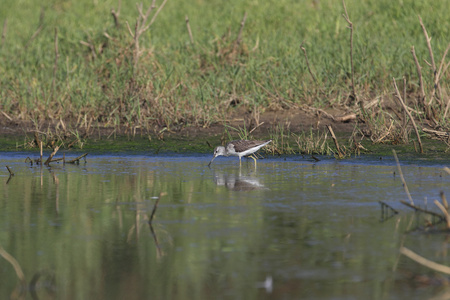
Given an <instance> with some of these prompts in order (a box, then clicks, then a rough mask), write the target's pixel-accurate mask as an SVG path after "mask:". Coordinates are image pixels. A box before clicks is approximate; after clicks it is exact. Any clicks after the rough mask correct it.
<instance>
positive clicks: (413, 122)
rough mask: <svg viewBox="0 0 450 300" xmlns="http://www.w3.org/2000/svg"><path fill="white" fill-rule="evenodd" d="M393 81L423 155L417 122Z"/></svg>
mask: <svg viewBox="0 0 450 300" xmlns="http://www.w3.org/2000/svg"><path fill="white" fill-rule="evenodd" d="M392 80H393V81H394V87H395V92H396V93H397V99H398V100H399V101H400V104H401V105H402V107H403V109H404V110H405V112H406V114H407V115H408V117H409V118H410V120H411V122H412V124H413V127H414V131H415V133H416V136H417V140H418V142H419V147H420V153H423V146H422V141H421V140H420V135H419V130H418V129H417V126H416V122H415V121H414V119H413V117H412V115H411V113H410V112H409V110H408V108H407V107H406V105H405V102H403V99H402V96H401V95H400V92H399V91H398V87H397V83H396V82H395V78H392Z"/></svg>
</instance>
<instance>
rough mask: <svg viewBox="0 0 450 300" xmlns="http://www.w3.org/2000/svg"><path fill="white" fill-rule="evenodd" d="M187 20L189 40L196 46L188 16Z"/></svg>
mask: <svg viewBox="0 0 450 300" xmlns="http://www.w3.org/2000/svg"><path fill="white" fill-rule="evenodd" d="M185 20H186V27H187V30H188V34H189V39H190V40H191V44H192V45H194V37H193V36H192V31H191V25H189V18H188V16H187V15H186V16H185Z"/></svg>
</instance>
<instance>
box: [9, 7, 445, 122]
mask: <svg viewBox="0 0 450 300" xmlns="http://www.w3.org/2000/svg"><path fill="white" fill-rule="evenodd" d="M160 4H161V1H157V5H158V6H159V5H160ZM148 5H149V3H147V4H144V8H145V9H146V8H147V6H148ZM346 5H347V9H348V12H349V15H350V19H351V20H352V22H353V24H354V29H355V32H354V63H355V80H356V86H357V91H358V93H359V95H360V97H361V98H363V99H368V98H370V97H373V96H374V95H385V94H389V93H392V77H395V78H402V77H403V76H405V77H406V78H407V79H408V92H409V93H411V94H414V93H416V92H417V91H418V84H417V82H418V78H417V72H416V69H415V65H414V62H413V59H412V56H411V53H410V47H411V46H412V45H414V46H415V49H416V53H417V56H418V58H419V61H420V62H421V64H422V67H423V70H422V71H423V75H424V79H425V83H426V89H427V92H429V91H430V90H431V89H432V86H433V85H432V73H431V69H430V68H428V67H427V66H426V64H425V62H424V60H427V61H429V55H428V50H427V47H426V43H425V39H424V36H423V33H422V29H421V27H420V24H419V21H418V17H417V16H418V14H420V15H421V17H422V19H423V21H424V23H425V25H426V28H427V30H428V33H429V35H430V36H431V37H432V46H433V50H434V55H435V60H436V62H437V64H439V62H440V59H441V57H442V54H443V52H444V50H445V48H446V46H447V44H448V43H449V42H450V39H449V36H450V34H449V33H450V32H449V30H450V19H449V18H448V16H449V15H450V7H449V6H448V1H446V0H437V1H433V2H429V1H414V0H404V1H387V0H382V1H375V0H369V1H347V2H346ZM117 6H118V2H117V1H86V0H81V1H60V0H54V1H45V2H36V1H29V0H24V1H11V0H7V1H4V3H3V5H2V7H3V8H2V10H1V11H0V26H1V24H4V21H5V20H7V27H6V35H5V39H4V41H3V43H2V44H1V46H0V60H1V61H0V84H1V89H0V110H1V111H2V112H5V113H6V114H8V115H9V116H11V117H12V118H14V119H15V120H19V121H20V120H32V121H34V122H37V123H38V122H40V121H44V120H45V121H51V122H57V121H59V119H60V118H61V119H63V120H65V121H66V122H70V123H71V124H72V125H73V126H75V127H77V126H81V125H82V124H83V122H84V124H85V125H86V124H91V125H94V124H95V125H96V124H101V125H107V126H122V125H125V126H129V127H133V126H142V127H145V128H150V127H151V126H152V125H158V126H161V127H163V126H167V127H169V128H171V127H174V126H186V125H194V126H209V125H210V124H211V123H214V122H217V121H221V120H224V119H225V118H226V116H227V115H228V114H229V113H230V112H232V110H233V107H230V102H231V101H232V100H236V101H238V102H239V105H246V106H248V107H261V108H262V109H265V108H270V109H282V108H287V107H295V106H297V105H303V104H306V105H309V106H314V107H325V106H328V105H336V104H338V105H340V104H343V103H345V101H346V99H347V97H348V95H349V94H350V92H351V86H350V73H351V70H350V56H349V36H350V31H349V30H348V29H347V28H346V26H347V24H346V22H345V20H344V18H343V17H342V13H343V7H342V3H341V2H340V1H332V0H328V1H287V0H285V1H273V0H271V1H255V0H248V1H240V0H239V1H238V0H230V1H227V2H223V1H219V0H209V1H203V0H199V1H190V2H186V1H180V0H169V1H168V2H167V4H166V6H165V7H164V8H163V10H162V11H161V13H160V15H158V17H157V18H156V21H155V22H154V24H153V25H152V26H151V27H150V29H149V30H148V31H146V32H145V33H144V34H143V35H142V36H141V39H140V47H141V49H142V50H144V51H143V52H142V55H141V56H140V58H139V65H138V68H137V69H136V70H135V69H134V68H133V51H134V44H133V39H132V37H131V36H130V34H129V33H128V29H127V26H126V22H128V23H129V24H130V27H131V28H132V29H134V24H135V22H136V17H137V15H138V14H137V9H136V6H135V3H134V2H133V1H131V2H130V1H122V5H121V11H120V16H119V21H120V27H119V28H116V27H115V25H114V21H113V18H112V16H111V13H110V11H111V9H112V8H114V9H116V10H117ZM244 12H247V13H248V17H247V20H246V23H245V27H244V30H243V35H242V43H241V44H240V45H239V46H235V44H234V42H235V40H236V37H237V34H238V32H239V28H240V22H241V20H242V18H243V16H244ZM185 15H188V16H189V20H190V26H191V28H192V32H193V36H194V40H195V45H191V44H190V41H189V35H188V33H187V29H186V23H185ZM40 16H42V18H41V19H40ZM40 20H41V21H40ZM41 25H42V27H40V26H41ZM38 28H41V29H40V30H39V31H38V33H37V35H36V36H35V37H34V38H33V39H31V37H32V36H33V34H34V33H35V32H36V31H37V30H38ZM55 28H57V30H58V52H59V58H58V61H57V64H56V72H55V73H54V67H55ZM104 33H107V34H108V36H109V37H110V38H108V37H106V36H105V34H104ZM81 41H84V42H86V43H88V44H91V45H92V46H93V47H94V49H95V51H94V52H95V55H94V54H93V51H91V49H90V48H89V47H88V46H86V45H83V44H82V43H80V42H81ZM302 41H305V43H304V46H305V48H306V50H307V53H308V57H309V60H310V63H311V66H312V70H313V72H314V74H315V76H316V77H317V80H318V82H317V83H315V82H314V81H313V80H312V78H311V76H310V74H309V73H308V70H307V66H306V63H305V59H304V57H303V53H302V52H301V51H300V49H299V45H300V43H301V42H302ZM447 60H448V59H447ZM54 74H55V75H54ZM448 79H449V73H448V72H447V73H446V74H445V76H444V78H443V80H442V82H448V81H449V80H448ZM53 81H54V82H55V83H54V85H53V84H52V82H53Z"/></svg>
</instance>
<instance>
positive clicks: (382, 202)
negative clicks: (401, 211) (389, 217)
mask: <svg viewBox="0 0 450 300" xmlns="http://www.w3.org/2000/svg"><path fill="white" fill-rule="evenodd" d="M378 202H379V203H381V205H384V206H386V207H388V208H390V209H391V210H392V211H393V212H394V213H395V214H398V211H397V210H396V209H395V208H393V207H392V206H390V205H389V204H387V203H386V202H384V201H381V200H380V201H378Z"/></svg>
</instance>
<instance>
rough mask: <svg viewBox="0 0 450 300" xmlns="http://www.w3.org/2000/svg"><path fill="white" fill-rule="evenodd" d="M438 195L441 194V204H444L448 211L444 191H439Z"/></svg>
mask: <svg viewBox="0 0 450 300" xmlns="http://www.w3.org/2000/svg"><path fill="white" fill-rule="evenodd" d="M439 195H440V196H441V201H442V204H443V205H444V207H445V209H446V210H447V211H448V202H447V198H446V197H445V194H444V191H441V192H440V193H439Z"/></svg>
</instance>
